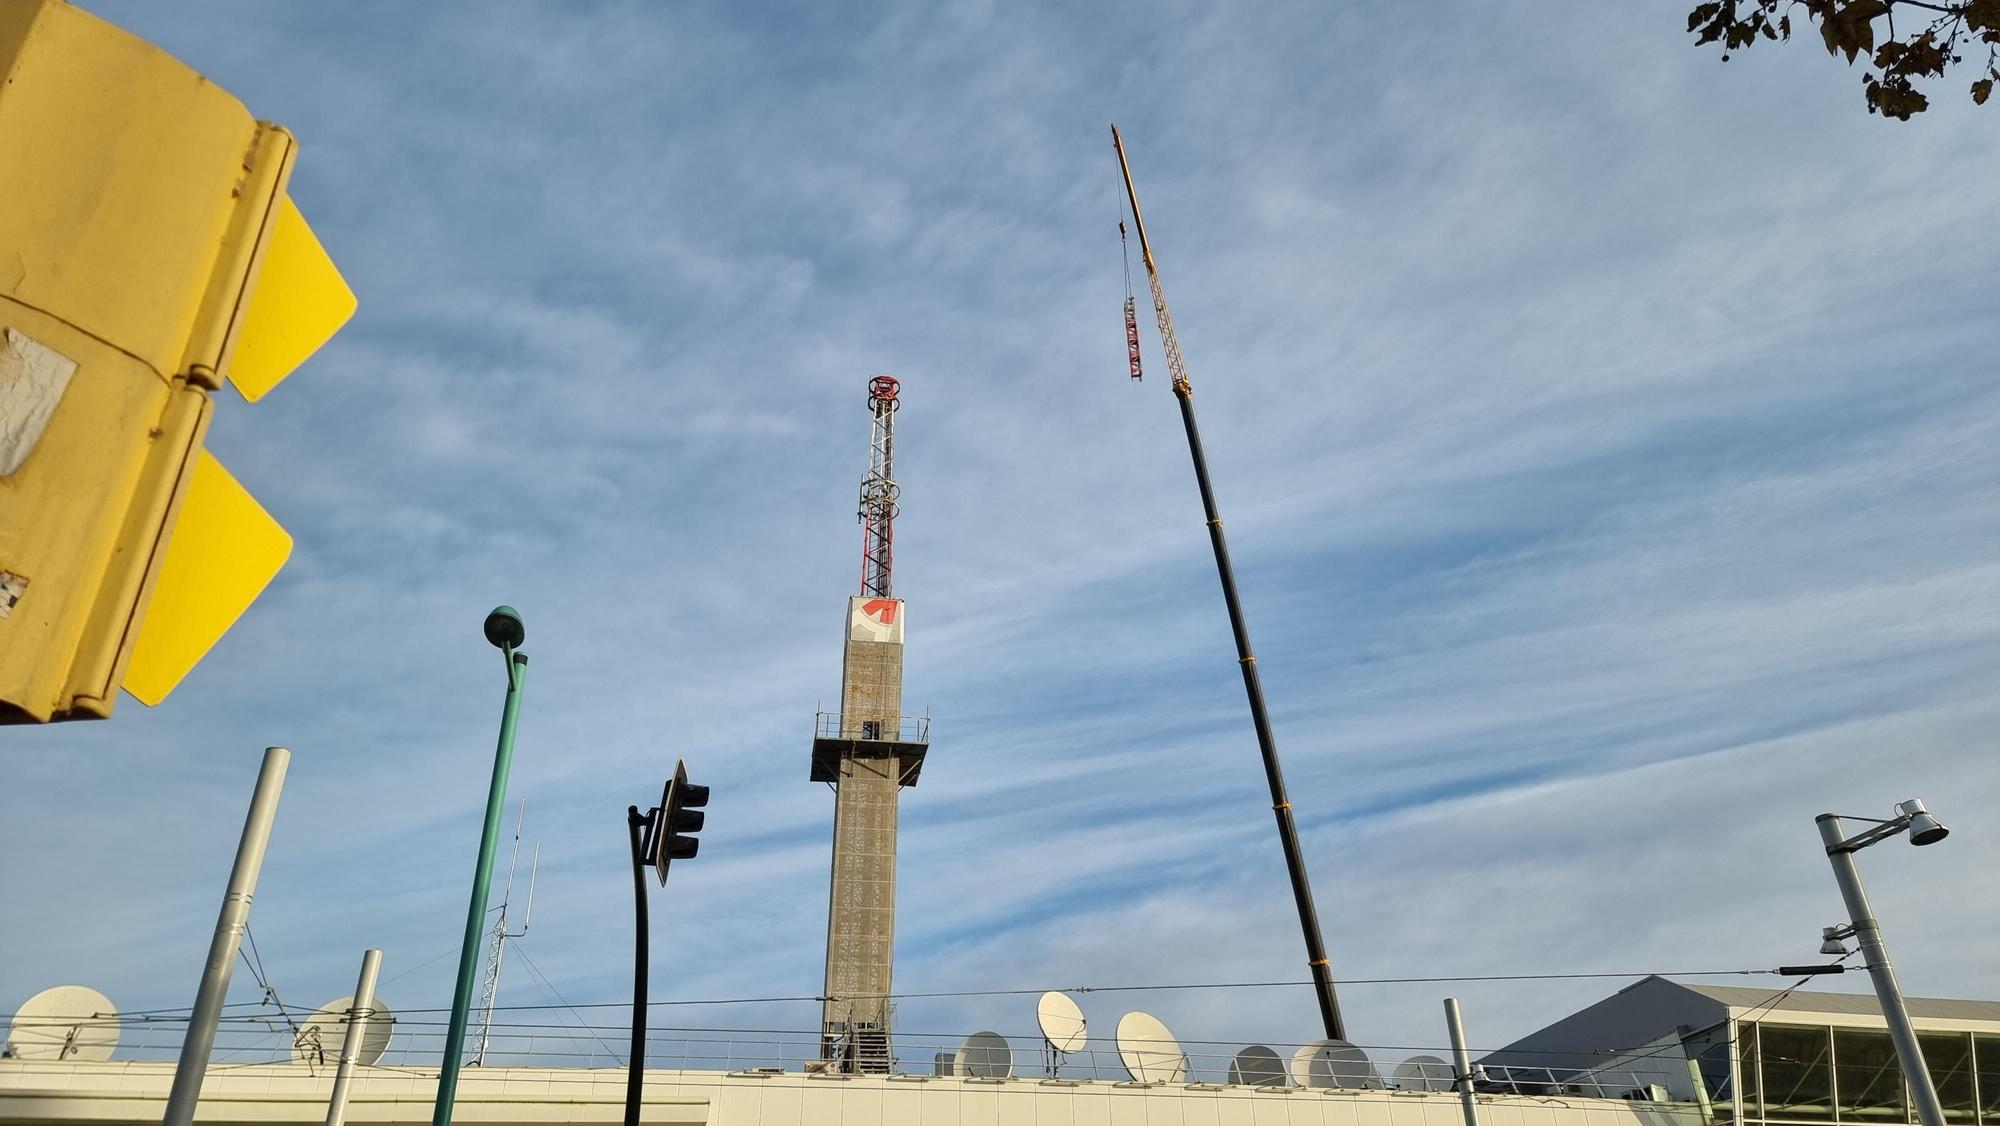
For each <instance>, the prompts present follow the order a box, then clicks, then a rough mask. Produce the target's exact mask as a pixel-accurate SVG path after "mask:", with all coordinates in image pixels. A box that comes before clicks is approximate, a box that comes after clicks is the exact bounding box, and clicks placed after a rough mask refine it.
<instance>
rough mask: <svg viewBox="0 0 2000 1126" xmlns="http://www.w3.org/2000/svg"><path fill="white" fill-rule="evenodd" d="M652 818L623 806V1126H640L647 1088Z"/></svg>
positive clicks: (630, 806)
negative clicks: (628, 954)
mask: <svg viewBox="0 0 2000 1126" xmlns="http://www.w3.org/2000/svg"><path fill="white" fill-rule="evenodd" d="M651 822H652V818H650V817H647V816H646V815H645V814H643V813H640V812H639V807H638V806H636V805H629V806H626V807H625V827H626V829H627V830H628V831H629V832H630V833H631V836H632V918H633V923H634V926H633V933H634V935H635V936H636V938H635V943H636V944H635V945H634V946H633V948H632V1050H631V1051H630V1052H628V1053H626V1058H625V1126H639V1099H640V1096H641V1095H643V1094H644V1093H645V1089H646V978H647V975H648V974H649V973H650V972H651V970H652V966H651V960H650V957H649V954H650V951H651V947H652V938H651V930H650V924H649V923H648V922H647V919H646V834H645V830H646V827H647V826H648V825H649V824H651Z"/></svg>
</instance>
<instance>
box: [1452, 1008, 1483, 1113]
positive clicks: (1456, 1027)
mask: <svg viewBox="0 0 2000 1126" xmlns="http://www.w3.org/2000/svg"><path fill="white" fill-rule="evenodd" d="M1444 1023H1445V1027H1446V1028H1448V1029H1450V1030H1451V1070H1452V1081H1453V1085H1454V1086H1456V1087H1457V1088H1458V1105H1460V1106H1461V1107H1464V1108H1465V1126H1479V1101H1478V1100H1477V1099H1475V1098H1473V1097H1472V1053H1471V1052H1470V1051H1468V1050H1466V1047H1465V1024H1464V1023H1463V1022H1462V1021H1460V1020H1459V1019H1458V998H1456V997H1446V998H1445V999H1444Z"/></svg>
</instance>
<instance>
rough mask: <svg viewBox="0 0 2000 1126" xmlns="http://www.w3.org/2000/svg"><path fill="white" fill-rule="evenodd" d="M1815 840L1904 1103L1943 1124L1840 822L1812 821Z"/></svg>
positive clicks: (1932, 1125) (1934, 1125)
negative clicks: (1876, 1006) (1883, 1026)
mask: <svg viewBox="0 0 2000 1126" xmlns="http://www.w3.org/2000/svg"><path fill="white" fill-rule="evenodd" d="M1817 820H1818V822H1819V836H1820V839H1821V840H1822V841H1824V842H1826V858H1827V860H1828V862H1829V863H1831V864H1832V865H1833V878H1834V880H1835V881H1836V882H1838V883H1839V884H1840V897H1841V898H1842V899H1844V900H1846V901H1847V918H1848V921H1849V922H1850V923H1851V924H1853V927H1854V937H1855V940H1856V941H1857V942H1859V943H1860V944H1861V956H1862V957H1863V958H1865V959H1867V961H1868V977H1869V978H1870V979H1871V980H1872V981H1874V983H1875V999H1876V1000H1877V1001H1879V1002H1880V1003H1881V1005H1882V1019H1883V1020H1884V1021H1886V1022H1887V1023H1888V1025H1889V1039H1890V1040H1892V1041H1894V1042H1895V1045H1896V1058H1897V1059H1898V1060H1900V1061H1902V1064H1903V1079H1904V1081H1906V1082H1907V1083H1909V1085H1910V1101H1911V1102H1913V1103H1915V1104H1916V1107H1917V1118H1918V1120H1919V1121H1921V1122H1922V1123H1923V1126H1945V1121H1944V1107H1943V1105H1941V1104H1940V1103H1939V1102H1938V1096H1937V1088H1936V1087H1935V1086H1933V1085H1932V1084H1931V1073H1930V1069H1929V1068H1928V1067H1926V1066H1924V1050H1923V1049H1922V1048H1920V1047H1918V1046H1917V1030H1916V1029H1915V1028H1912V1027H1911V1026H1910V1012H1909V1010H1908V1009H1907V1008H1905V1007H1904V1006H1903V990H1902V987H1901V986H1899V985H1897V984H1896V970H1895V967H1893V966H1891V965H1890V964H1889V949H1888V947H1886V946H1884V945H1883V944H1882V928H1881V927H1880V926H1879V925H1877V923H1876V922H1875V912H1874V911H1873V910H1872V909H1870V908H1869V906H1868V893H1867V892H1866V891H1864V890H1862V887H1861V873H1860V872H1859V871H1858V870H1856V869H1855V867H1854V851H1853V849H1851V848H1849V847H1847V834H1846V832H1845V831H1844V830H1843V829H1842V827H1841V824H1840V818H1839V817H1838V816H1837V815H1835V814H1832V813H1822V814H1820V815H1819V817H1818V818H1817Z"/></svg>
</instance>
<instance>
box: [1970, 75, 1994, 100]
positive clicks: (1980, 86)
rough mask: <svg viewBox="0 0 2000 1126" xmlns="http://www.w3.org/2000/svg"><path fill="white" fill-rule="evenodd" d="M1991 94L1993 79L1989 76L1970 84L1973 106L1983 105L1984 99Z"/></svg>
mask: <svg viewBox="0 0 2000 1126" xmlns="http://www.w3.org/2000/svg"><path fill="white" fill-rule="evenodd" d="M1992 95H1993V80H1992V79H1991V78H1982V79H1980V80H1979V81H1977V82H1975V83H1973V84H1972V104H1973V105H1975V106H1983V105H1985V104H1986V99H1987V98H1989V97H1991V96H1992Z"/></svg>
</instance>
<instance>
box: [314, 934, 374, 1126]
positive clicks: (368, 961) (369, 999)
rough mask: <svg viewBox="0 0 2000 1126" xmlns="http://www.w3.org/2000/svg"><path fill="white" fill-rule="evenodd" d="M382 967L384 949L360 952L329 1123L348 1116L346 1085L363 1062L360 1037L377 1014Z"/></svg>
mask: <svg viewBox="0 0 2000 1126" xmlns="http://www.w3.org/2000/svg"><path fill="white" fill-rule="evenodd" d="M381 970H382V952H381V951H380V950H370V951H368V952H367V953H366V954H363V955H362V956H361V980H359V981H357V982H355V983H354V1007H353V1008H351V1009H349V1010H347V1038H346V1039H345V1040H342V1041H341V1042H340V1069H339V1070H338V1071H336V1072H334V1073H333V1097H331V1098H329V1099H328V1100H327V1102H326V1126H340V1124H341V1121H342V1120H343V1119H345V1118H346V1117H347V1087H348V1084H349V1083H350V1082H351V1081H352V1080H353V1079H354V1068H355V1065H357V1064H359V1063H360V1062H361V1038H362V1037H363V1036H366V1035H367V1034H368V1018H369V1017H372V1016H374V1015H375V977H376V975H377V974H378V973H380V972H381Z"/></svg>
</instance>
